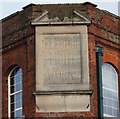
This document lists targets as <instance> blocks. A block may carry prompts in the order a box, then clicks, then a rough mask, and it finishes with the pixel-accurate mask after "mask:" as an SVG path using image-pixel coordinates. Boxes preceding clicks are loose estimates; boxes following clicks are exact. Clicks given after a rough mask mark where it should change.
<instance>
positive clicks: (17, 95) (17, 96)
mask: <svg viewBox="0 0 120 119" xmlns="http://www.w3.org/2000/svg"><path fill="white" fill-rule="evenodd" d="M15 99H16V101H19V100H20V93H17V94H16V95H15Z"/></svg>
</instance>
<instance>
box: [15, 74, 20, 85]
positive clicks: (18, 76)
mask: <svg viewBox="0 0 120 119" xmlns="http://www.w3.org/2000/svg"><path fill="white" fill-rule="evenodd" d="M20 78H21V76H20V75H16V76H15V83H20Z"/></svg>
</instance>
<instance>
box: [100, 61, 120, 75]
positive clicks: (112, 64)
mask: <svg viewBox="0 0 120 119" xmlns="http://www.w3.org/2000/svg"><path fill="white" fill-rule="evenodd" d="M104 63H108V64H110V65H111V66H112V67H113V68H114V69H115V70H116V72H117V74H119V68H118V66H117V65H116V64H115V63H112V62H104ZM104 63H102V65H103V64H104Z"/></svg>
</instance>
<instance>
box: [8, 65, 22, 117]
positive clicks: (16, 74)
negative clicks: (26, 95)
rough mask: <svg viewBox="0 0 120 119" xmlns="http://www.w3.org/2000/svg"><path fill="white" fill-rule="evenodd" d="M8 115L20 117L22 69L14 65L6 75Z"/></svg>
mask: <svg viewBox="0 0 120 119" xmlns="http://www.w3.org/2000/svg"><path fill="white" fill-rule="evenodd" d="M8 99H9V105H8V109H9V110H8V112H9V115H8V116H9V117H22V69H21V68H20V67H18V66H17V67H15V68H14V69H13V70H12V71H11V72H10V74H9V77H8Z"/></svg>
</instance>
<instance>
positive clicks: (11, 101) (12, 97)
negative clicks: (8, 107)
mask: <svg viewBox="0 0 120 119" xmlns="http://www.w3.org/2000/svg"><path fill="white" fill-rule="evenodd" d="M13 102H14V95H12V96H11V97H10V103H13Z"/></svg>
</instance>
